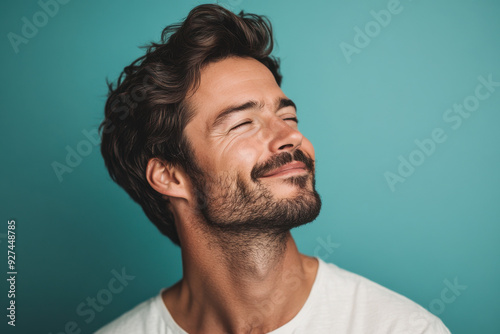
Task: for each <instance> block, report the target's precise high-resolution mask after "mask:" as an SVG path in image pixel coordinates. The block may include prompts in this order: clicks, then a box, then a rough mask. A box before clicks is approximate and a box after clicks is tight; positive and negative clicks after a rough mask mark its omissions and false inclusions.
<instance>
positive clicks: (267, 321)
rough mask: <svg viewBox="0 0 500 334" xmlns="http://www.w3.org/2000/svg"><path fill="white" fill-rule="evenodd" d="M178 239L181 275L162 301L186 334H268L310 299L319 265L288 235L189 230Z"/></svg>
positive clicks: (290, 317)
mask: <svg viewBox="0 0 500 334" xmlns="http://www.w3.org/2000/svg"><path fill="white" fill-rule="evenodd" d="M179 225H181V226H187V228H189V225H188V224H179ZM185 232H187V233H185ZM179 235H180V236H181V245H182V260H183V271H184V276H183V278H182V280H181V281H179V282H178V283H177V284H176V285H174V286H173V287H172V288H170V289H169V290H167V292H166V293H165V295H164V301H165V304H166V306H167V308H168V309H169V311H170V313H171V314H172V316H173V317H174V319H175V321H176V322H177V323H178V324H179V325H180V326H181V327H182V328H183V329H184V330H186V331H187V332H189V333H212V332H230V333H267V332H269V331H272V330H274V329H276V328H278V327H280V326H282V325H284V324H285V323H286V322H288V321H290V320H291V319H292V318H293V317H294V316H295V315H296V314H297V313H298V312H299V311H300V309H301V308H302V306H303V305H304V303H305V301H306V299H307V297H308V296H309V293H310V291H311V288H312V285H313V282H314V279H315V276H316V272H317V266H318V263H317V260H316V259H314V258H310V257H307V256H304V255H302V254H300V253H299V252H298V250H297V247H296V245H295V242H294V240H293V238H292V236H291V234H290V232H284V233H281V234H268V235H262V234H259V235H253V236H250V235H247V236H237V235H231V234H223V235H217V234H215V235H210V236H207V235H206V231H200V229H197V228H193V229H192V230H190V231H180V233H179ZM186 236H189V238H186Z"/></svg>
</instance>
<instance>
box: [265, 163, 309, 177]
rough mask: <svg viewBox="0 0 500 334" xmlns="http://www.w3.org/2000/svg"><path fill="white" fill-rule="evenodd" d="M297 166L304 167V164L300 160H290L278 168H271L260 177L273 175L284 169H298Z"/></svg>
mask: <svg viewBox="0 0 500 334" xmlns="http://www.w3.org/2000/svg"><path fill="white" fill-rule="evenodd" d="M298 168H301V169H306V165H305V164H304V163H303V162H300V161H294V162H290V163H288V164H286V165H284V166H281V167H280V168H277V169H273V170H272V171H270V172H268V173H266V174H264V175H263V176H262V177H267V176H273V175H275V174H278V173H281V172H284V171H286V170H289V169H298Z"/></svg>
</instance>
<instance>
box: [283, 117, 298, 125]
mask: <svg viewBox="0 0 500 334" xmlns="http://www.w3.org/2000/svg"><path fill="white" fill-rule="evenodd" d="M283 120H284V121H288V120H290V121H294V122H295V123H297V124H298V123H299V120H298V119H297V117H288V118H284V119H283Z"/></svg>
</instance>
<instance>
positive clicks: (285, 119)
mask: <svg viewBox="0 0 500 334" xmlns="http://www.w3.org/2000/svg"><path fill="white" fill-rule="evenodd" d="M283 120H284V121H287V120H291V121H294V122H295V123H297V124H298V123H299V120H298V119H297V117H288V118H283ZM251 123H252V121H246V122H243V123H241V124H238V125H236V126H234V127H232V128H231V130H234V129H237V128H239V127H240V126H243V125H245V124H251Z"/></svg>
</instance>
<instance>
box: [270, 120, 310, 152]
mask: <svg viewBox="0 0 500 334" xmlns="http://www.w3.org/2000/svg"><path fill="white" fill-rule="evenodd" d="M291 122H292V121H284V120H283V119H281V118H279V117H273V120H272V122H270V123H269V127H268V131H269V133H270V140H269V150H270V151H271V152H272V153H281V152H284V151H288V152H292V153H293V151H295V150H296V149H297V148H299V147H300V145H302V140H303V139H304V136H303V135H302V133H300V131H299V130H298V129H297V127H296V125H294V126H292V125H290V123H291Z"/></svg>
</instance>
